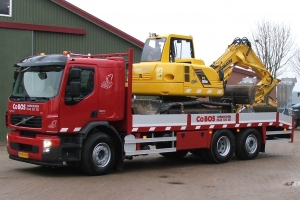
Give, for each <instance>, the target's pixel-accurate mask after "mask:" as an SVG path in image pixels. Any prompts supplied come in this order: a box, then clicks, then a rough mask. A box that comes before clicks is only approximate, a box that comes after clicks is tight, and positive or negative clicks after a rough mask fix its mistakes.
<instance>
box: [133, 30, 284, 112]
mask: <svg viewBox="0 0 300 200" xmlns="http://www.w3.org/2000/svg"><path fill="white" fill-rule="evenodd" d="M235 66H239V67H242V68H244V69H249V70H253V71H254V72H255V73H256V74H257V76H258V77H259V78H260V79H261V80H260V82H259V83H257V84H256V85H252V86H239V85H236V86H227V85H226V84H227V80H228V78H229V77H230V76H231V74H232V69H233V68H234V67H235ZM277 83H278V80H277V79H274V78H273V77H272V75H271V74H270V73H269V72H268V70H267V68H266V67H265V66H264V65H263V63H262V62H261V61H260V59H259V58H258V57H257V56H256V55H255V53H254V52H253V50H252V48H251V43H250V42H249V41H248V39H247V38H236V39H234V41H233V42H232V44H231V45H229V46H228V48H227V50H226V52H225V53H224V54H223V55H222V56H221V57H220V58H219V59H217V60H216V61H215V62H214V63H213V64H212V65H210V66H206V65H205V63H204V61H203V60H201V59H196V58H195V50H194V45H193V37H192V36H185V35H177V34H169V35H157V34H151V35H150V36H149V37H148V39H147V40H146V42H145V45H144V48H143V52H142V56H141V62H140V63H136V64H134V66H133V94H135V95H142V96H157V97H158V99H159V102H164V103H168V104H167V106H165V105H164V106H163V107H167V109H166V108H163V109H162V108H161V106H160V113H162V112H165V110H167V112H168V113H170V109H169V108H170V107H176V106H177V107H178V106H179V107H180V108H179V111H180V112H181V113H182V112H184V113H198V112H200V113H202V112H203V111H204V112H211V111H212V112H214V111H213V110H214V109H212V108H215V107H218V108H220V107H221V109H216V110H217V112H225V110H226V109H225V110H224V106H223V104H225V103H229V104H230V105H231V106H233V107H234V109H233V110H234V111H236V112H239V108H238V107H240V106H241V105H244V104H247V105H249V104H250V105H251V104H253V103H255V102H258V101H260V100H261V99H262V98H263V97H264V96H265V95H266V94H267V93H269V92H270V91H271V90H272V89H273V88H274V86H275V85H276V84H277ZM198 97H210V99H211V100H210V101H209V102H206V104H204V103H201V104H200V105H199V104H198V102H199V101H197V100H195V99H196V98H198ZM143 103H144V102H143ZM174 105H175V106H174ZM204 105H205V106H204ZM144 107H145V106H144ZM194 107H201V108H200V109H199V110H202V111H195V109H194ZM225 107H226V106H225ZM184 108H185V109H184ZM227 109H229V107H228V108H227ZM230 109H231V110H232V107H231V108H230ZM162 110H163V111H162ZM187 110H189V111H187ZM197 110H198V109H197ZM179 111H176V112H179ZM227 112H228V110H227Z"/></svg>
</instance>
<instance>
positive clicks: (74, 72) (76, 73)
mask: <svg viewBox="0 0 300 200" xmlns="http://www.w3.org/2000/svg"><path fill="white" fill-rule="evenodd" d="M80 76H81V70H80V69H78V68H72V69H71V71H70V78H71V80H74V79H79V78H80Z"/></svg>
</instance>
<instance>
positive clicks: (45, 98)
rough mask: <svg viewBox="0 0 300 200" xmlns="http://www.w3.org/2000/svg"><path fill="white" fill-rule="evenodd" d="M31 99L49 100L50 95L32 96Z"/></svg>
mask: <svg viewBox="0 0 300 200" xmlns="http://www.w3.org/2000/svg"><path fill="white" fill-rule="evenodd" d="M30 99H31V101H36V100H49V99H50V97H30Z"/></svg>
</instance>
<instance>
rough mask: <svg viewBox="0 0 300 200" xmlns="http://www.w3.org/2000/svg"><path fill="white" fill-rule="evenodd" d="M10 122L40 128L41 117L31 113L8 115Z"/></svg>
mask: <svg viewBox="0 0 300 200" xmlns="http://www.w3.org/2000/svg"><path fill="white" fill-rule="evenodd" d="M10 123H11V124H12V125H15V126H22V127H30V128H41V127H42V117H39V116H31V115H15V114H12V115H11V116H10Z"/></svg>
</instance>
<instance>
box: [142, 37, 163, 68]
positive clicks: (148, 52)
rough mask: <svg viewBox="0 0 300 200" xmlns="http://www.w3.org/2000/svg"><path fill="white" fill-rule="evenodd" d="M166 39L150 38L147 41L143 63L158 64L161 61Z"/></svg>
mask: <svg viewBox="0 0 300 200" xmlns="http://www.w3.org/2000/svg"><path fill="white" fill-rule="evenodd" d="M165 41H166V38H149V39H147V40H146V42H145V45H144V48H143V52H142V58H141V62H157V61H160V60H161V54H162V50H163V48H164V45H165Z"/></svg>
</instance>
